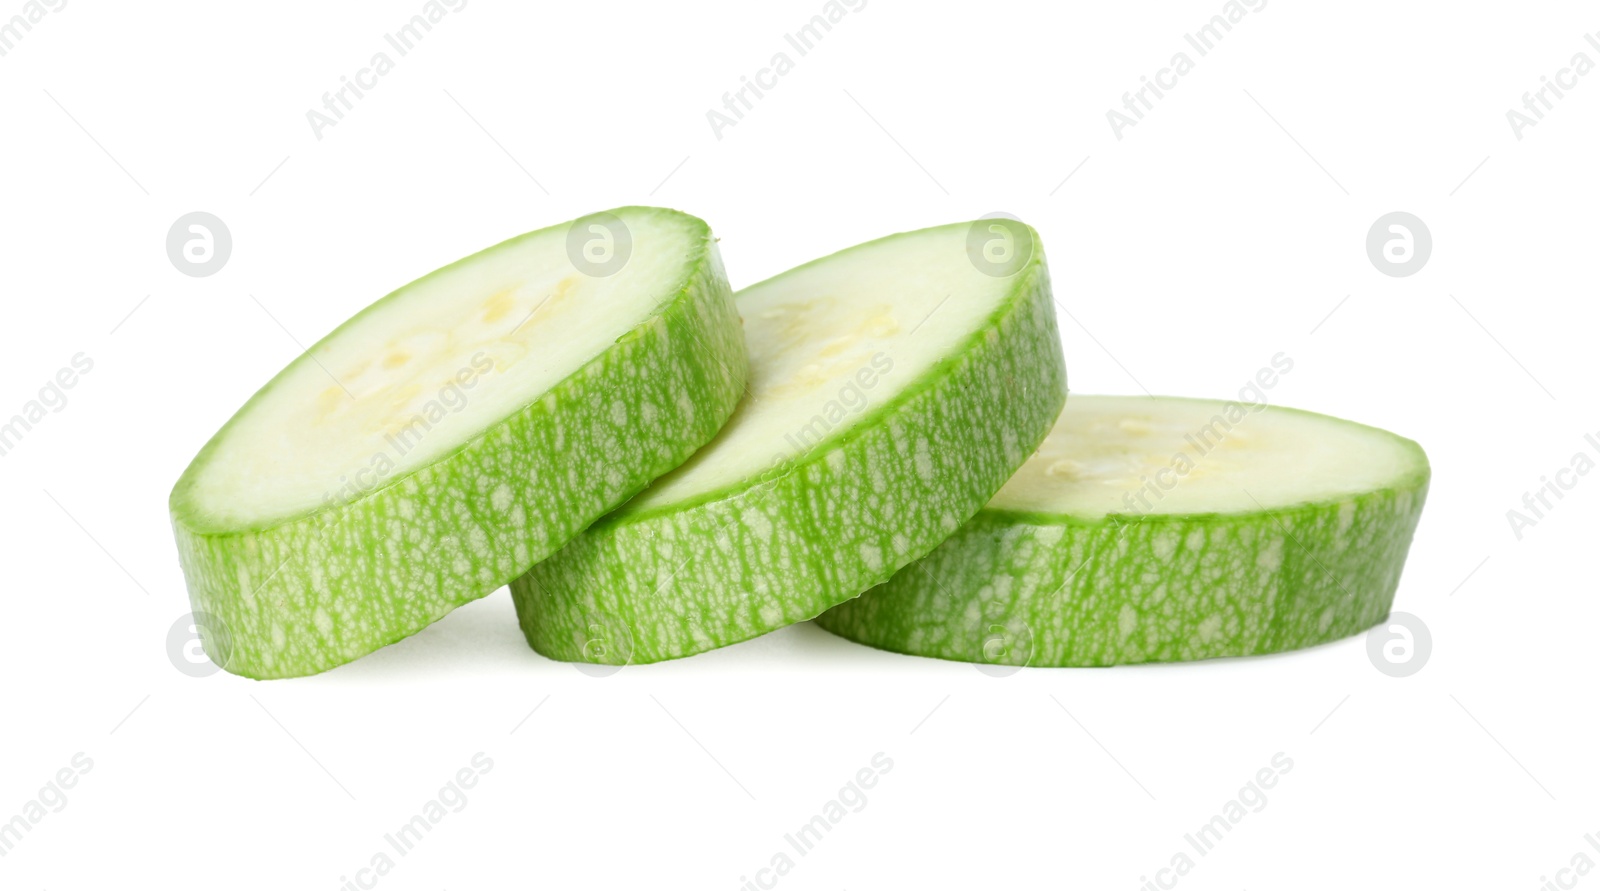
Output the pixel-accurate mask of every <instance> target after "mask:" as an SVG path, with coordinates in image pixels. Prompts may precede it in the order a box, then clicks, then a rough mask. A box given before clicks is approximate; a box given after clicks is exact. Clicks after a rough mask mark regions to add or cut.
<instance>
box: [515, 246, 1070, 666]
mask: <svg viewBox="0 0 1600 891" xmlns="http://www.w3.org/2000/svg"><path fill="white" fill-rule="evenodd" d="M972 225H973V224H967V223H962V224H956V225H950V226H942V227H937V228H933V229H925V230H921V231H918V232H910V233H904V234H901V235H895V236H890V237H888V238H883V239H879V240H877V241H873V242H869V243H867V244H864V245H859V246H857V247H854V248H850V249H848V250H845V251H842V252H840V253H837V254H834V255H832V256H829V257H825V258H823V259H820V260H817V261H814V262H812V263H808V264H806V265H804V266H801V267H798V268H796V269H794V270H791V271H789V272H786V273H784V274H782V275H779V276H777V277H775V278H772V279H769V280H767V281H764V282H762V283H760V284H757V285H754V286H752V287H750V288H747V289H745V290H744V291H742V292H740V293H739V295H738V297H737V305H738V308H739V311H740V313H741V315H742V316H743V318H744V324H745V338H746V341H747V343H748V345H749V351H750V392H749V393H748V394H747V395H746V397H745V399H744V401H743V402H741V403H740V405H739V408H738V409H737V410H736V412H735V414H734V416H733V419H732V420H731V421H730V422H729V423H728V425H727V426H726V427H724V428H723V430H722V431H721V432H720V433H719V434H718V435H717V437H716V438H715V439H714V440H713V441H712V442H711V443H710V444H709V445H708V446H706V447H705V448H704V449H702V450H701V451H700V452H699V453H697V454H696V455H695V456H694V457H693V458H692V459H690V460H689V461H688V462H687V463H686V464H684V466H682V467H680V468H678V469H677V470H675V471H674V472H672V473H671V474H668V475H667V476H665V477H663V478H662V479H661V480H659V481H657V482H656V483H655V484H654V485H652V486H651V487H650V488H649V489H647V490H646V491H644V492H643V493H641V494H640V495H639V496H638V497H637V498H635V499H633V500H632V501H631V502H629V503H628V504H627V505H626V506H624V507H623V508H622V509H621V510H618V511H617V512H615V513H613V514H611V515H610V516H608V517H606V518H605V519H603V520H602V521H600V522H599V523H597V524H596V525H595V526H594V527H592V528H590V529H589V530H587V531H586V532H585V533H584V534H583V535H581V536H579V537H578V538H576V539H574V540H573V541H572V542H571V543H570V544H568V545H567V546H566V547H565V548H563V549H562V550H561V551H560V552H558V553H557V554H556V555H555V556H554V557H552V558H551V559H549V560H546V561H544V562H543V563H541V564H539V565H537V566H535V567H534V568H533V569H532V570H531V571H530V572H529V573H528V574H527V575H525V576H523V577H522V578H521V579H519V580H517V582H515V583H514V584H513V585H512V595H513V599H514V601H515V603H516V606H517V612H518V616H519V619H520V621H521V624H522V628H523V632H524V633H525V635H526V636H527V638H528V641H529V643H530V644H531V645H532V646H533V647H534V649H536V650H538V651H539V652H540V653H543V654H545V655H547V656H551V657H553V658H557V659H563V660H569V661H590V662H610V663H618V662H622V663H625V662H630V661H631V662H652V661H657V660H661V659H670V658H676V657H680V656H687V655H690V654H692V653H696V652H700V651H703V650H707V649H711V648H714V647H718V646H723V645H726V644H730V643H734V642H737V641H741V640H745V639H748V638H750V637H754V636H756V635H759V634H762V633H765V632H767V631H771V630H773V629H775V628H780V627H782V626H784V625H788V624H791V623H793V622H797V621H801V620H804V619H808V618H811V617H813V616H815V615H817V614H818V613H819V612H821V611H822V610H824V609H826V608H827V607H829V606H832V605H833V604H835V603H838V602H840V601H842V600H846V599H848V598H850V597H854V596H855V595H857V594H859V593H860V592H861V591H864V590H866V589H867V588H868V587H871V586H872V585H874V584H876V583H877V582H880V581H882V580H884V579H886V578H888V577H889V576H890V575H891V574H892V573H893V572H894V571H895V570H896V569H898V568H899V567H901V566H903V565H905V564H906V563H907V562H908V561H910V560H912V559H914V558H915V557H917V556H920V555H922V554H924V553H926V552H927V551H928V550H929V549H930V548H932V547H933V546H934V545H936V544H937V543H938V542H939V541H940V540H942V539H943V538H944V537H946V536H948V535H949V534H951V533H952V532H954V531H955V530H956V529H957V528H959V526H960V525H961V523H963V522H964V521H965V520H966V519H968V518H969V517H970V516H971V515H972V514H973V513H974V512H975V511H976V510H978V508H979V507H981V506H982V505H983V503H984V502H985V501H987V500H988V499H989V498H990V497H991V496H993V495H994V493H995V492H996V491H997V490H998V489H999V488H1000V486H1001V485H1002V484H1003V483H1004V482H1005V480H1006V479H1007V478H1008V477H1009V476H1010V475H1011V473H1012V472H1013V471H1015V470H1016V469H1017V467H1018V466H1020V465H1021V463H1022V461H1023V460H1024V459H1025V458H1026V456H1027V455H1028V453H1030V452H1031V451H1032V450H1033V449H1034V447H1035V446H1037V445H1038V443H1039V441H1040V440H1041V439H1042V438H1043V436H1044V434H1045V432H1046V431H1047V430H1048V429H1049V427H1050V423H1051V422H1052V420H1053V419H1054V418H1055V416H1056V414H1057V413H1058V412H1059V411H1060V407H1061V404H1062V400H1063V399H1064V397H1065V370H1064V367H1063V362H1062V358H1061V347H1060V342H1059V339H1058V335H1057V332H1056V326H1055V315H1054V306H1053V303H1052V298H1051V294H1050V287H1049V279H1048V274H1047V271H1046V267H1045V263H1044V257H1043V254H1042V252H1040V251H1039V250H1038V249H1037V248H1036V247H1031V246H1036V245H1037V244H1038V240H1037V235H1036V234H1035V233H1033V232H1032V230H1031V229H1026V227H1023V226H1022V225H1021V224H1017V226H1016V231H1019V232H1022V233H1023V234H1024V235H1025V238H1024V239H1022V243H1024V244H1027V245H1029V246H1030V247H1029V248H1028V249H1029V251H1030V253H1029V255H1028V256H1027V257H1026V258H1025V262H1018V263H1015V264H1013V266H1012V267H1011V268H1009V269H1008V270H1007V272H1008V274H1000V275H996V274H993V271H992V270H991V271H989V272H985V271H984V270H983V269H982V268H981V267H980V264H978V263H975V262H974V260H973V258H972V256H971V254H970V253H969V250H968V247H967V245H968V241H969V234H970V232H971V231H972Z"/></svg>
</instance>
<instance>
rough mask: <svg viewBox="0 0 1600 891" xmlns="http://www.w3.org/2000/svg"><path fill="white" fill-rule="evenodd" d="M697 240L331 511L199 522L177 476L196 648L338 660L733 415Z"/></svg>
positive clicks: (528, 550) (509, 570)
mask: <svg viewBox="0 0 1600 891" xmlns="http://www.w3.org/2000/svg"><path fill="white" fill-rule="evenodd" d="M697 222H698V221H697ZM701 226H702V227H703V226H704V224H703V223H702V224H701ZM490 250H494V249H493V248H490ZM700 250H701V251H702V253H701V255H700V256H699V258H698V259H697V260H696V261H695V262H694V263H693V265H692V266H691V267H690V270H691V271H690V274H689V275H688V277H687V278H686V279H685V280H684V281H683V282H682V284H681V286H680V287H679V288H678V289H677V291H676V292H675V295H674V296H671V297H670V298H668V302H666V303H664V304H663V306H662V308H661V310H660V311H659V313H658V314H657V315H655V316H654V317H652V318H650V319H649V320H647V321H646V322H644V323H643V324H641V325H639V326H638V327H636V328H634V329H633V330H632V331H630V332H628V333H627V334H625V335H623V336H622V337H621V338H619V339H618V340H617V341H616V343H615V344H614V345H613V346H612V347H611V348H610V349H608V350H607V351H605V352H604V353H602V354H601V355H599V356H597V357H595V358H594V359H593V360H591V361H590V362H589V363H588V364H587V365H585V366H584V367H583V368H581V369H579V370H578V371H577V372H575V373H574V374H572V375H571V376H570V377H568V378H567V379H566V380H564V381H562V382H561V383H559V384H558V385H556V386H555V387H554V388H552V389H551V390H550V391H549V392H547V393H546V394H545V395H544V396H543V397H542V398H539V399H538V400H536V401H534V402H532V403H531V404H529V405H527V406H525V407H524V408H522V409H520V410H518V411H517V412H515V413H514V414H512V415H510V416H508V417H506V418H504V419H503V420H501V421H500V422H499V423H497V424H496V425H494V426H492V427H490V428H489V429H487V430H485V431H484V432H482V433H481V434H479V435H478V436H477V437H475V438H474V439H472V440H470V441H468V442H466V443H464V444H463V445H462V446H461V447H460V448H459V449H457V450H456V451H454V452H451V453H450V454H448V455H446V456H445V457H443V458H441V459H440V460H438V461H436V462H434V463H433V464H431V465H428V466H426V467H423V468H421V469H419V470H417V471H415V472H413V473H411V474H409V475H407V476H404V477H400V478H398V479H397V480H395V481H394V482H392V483H390V484H388V485H386V486H384V487H383V488H379V489H375V490H373V491H372V492H370V493H368V494H366V495H365V496H364V497H362V498H360V499H358V500H356V501H353V502H351V503H349V504H347V505H345V506H343V507H339V508H331V509H328V510H322V511H318V512H316V513H312V514H308V515H306V516H303V517H301V518H298V519H296V520H293V521H290V522H286V523H283V524H281V525H277V526H273V527H271V528H266V529H254V530H241V531H237V532H215V531H204V532H202V531H196V529H195V528H193V527H194V526H196V525H198V524H193V523H189V522H186V519H187V518H186V516H185V513H186V507H185V500H184V499H182V498H181V497H180V496H181V494H182V492H183V489H184V487H185V486H186V485H187V484H188V482H187V481H188V480H189V479H190V475H189V474H188V473H186V474H185V477H184V478H183V479H181V480H180V481H179V483H178V486H177V488H175V489H174V491H173V496H172V499H171V501H172V524H173V530H174V533H175V535H176V536H177V541H178V553H179V559H180V562H181V564H182V566H183V570H184V575H185V576H186V578H187V580H188V586H189V596H190V601H191V603H192V604H193V607H194V610H195V611H196V613H197V614H201V613H203V614H204V615H203V616H201V617H199V618H197V624H198V625H199V626H200V629H201V633H202V639H203V641H204V644H205V647H206V652H207V655H208V656H210V657H211V659H212V661H214V662H216V663H217V664H218V665H221V666H222V667H223V668H225V669H227V670H228V671H230V672H233V673H234V674H239V675H244V676H246V677H252V678H262V679H265V678H281V677H296V676H301V675H308V674H314V673H317V672H320V671H325V670H327V669H329V668H332V667H334V666H337V665H341V664H343V663H346V662H349V661H351V660H353V659H356V658H358V657H360V656H363V655H365V654H367V653H370V652H372V651H374V650H377V649H379V648H380V647H383V646H386V645H388V644H391V643H394V642H395V641H397V640H400V639H402V638H404V637H407V636H409V635H411V634H414V633H416V632H417V631H420V630H422V629H423V628H424V627H426V626H427V625H429V624H430V623H432V622H434V621H436V620H438V619H439V618H440V617H442V616H444V615H445V614H446V613H448V612H450V610H452V609H454V608H456V607H458V606H460V605H462V604H464V603H468V602H470V601H472V600H476V599H478V598H480V597H483V596H485V595H487V594H489V593H491V592H493V591H495V590H496V589H498V588H499V587H500V586H502V585H504V584H506V583H507V582H508V581H510V580H511V579H512V578H514V577H516V576H517V574H519V573H521V572H524V571H525V570H527V568H528V567H529V566H530V565H532V564H533V563H534V562H535V561H538V560H542V559H544V558H545V557H546V556H548V555H549V554H551V553H552V552H554V551H555V550H556V549H558V548H560V547H561V545H563V544H564V543H566V542H567V541H568V540H569V539H571V538H572V537H573V536H574V535H576V534H577V533H578V532H580V531H581V530H582V529H583V528H584V527H585V526H588V525H589V524H590V523H592V522H593V521H594V520H595V519H596V518H598V517H600V516H602V515H604V514H605V513H606V512H607V511H609V510H611V509H613V508H615V507H617V506H618V505H620V504H622V503H623V502H625V501H626V500H627V499H628V498H630V497H632V496H633V495H634V494H635V493H636V492H638V491H639V490H641V489H643V488H644V487H645V486H646V485H648V484H649V482H650V481H651V480H652V479H654V478H656V477H658V476H660V475H661V474H663V473H665V472H667V471H668V470H671V469H672V468H674V467H676V466H678V465H679V464H682V463H683V462H684V461H685V460H687V459H688V457H689V456H690V455H692V454H694V452H695V451H696V450H698V449H699V447H700V446H701V445H703V444H705V443H706V442H708V441H709V440H710V439H711V438H712V437H713V436H715V435H716V432H717V431H718V430H719V429H720V428H721V426H722V424H723V423H724V422H725V421H726V420H727V419H728V417H729V415H731V414H732V412H733V409H734V407H735V406H736V405H737V404H738V400H739V396H740V395H741V394H742V393H743V391H744V382H745V374H746V368H747V366H746V358H745V351H744V335H743V331H742V329H741V327H740V322H739V318H738V314H737V313H736V311H735V309H734V306H733V298H732V292H731V289H730V288H729V286H728V283H727V277H726V274H725V273H724V271H723V268H722V261H721V259H720V257H719V255H718V253H717V250H716V245H715V242H714V239H713V238H712V237H711V233H710V230H709V228H706V229H705V237H704V238H703V240H702V241H701V242H700ZM463 262H465V261H463ZM397 293H398V292H397ZM385 299H388V298H385ZM358 318H359V317H358ZM352 321H353V320H352ZM347 324H348V323H347ZM330 336H331V335H330ZM297 361H308V360H307V359H306V358H305V357H302V358H301V359H300V360H297ZM270 386H271V384H268V387H270ZM264 390H265V388H264ZM257 398H259V394H258V397H257ZM241 411H242V410H241ZM230 423H231V422H230ZM226 429H227V428H226V427H224V428H223V430H224V431H225V430H226ZM221 435H222V433H221V432H219V433H218V434H217V436H216V437H213V439H212V441H211V443H208V444H207V446H206V447H205V448H204V449H202V450H201V452H200V454H199V455H198V456H197V457H196V458H195V461H194V465H198V464H200V463H201V462H203V461H204V460H205V459H206V456H207V454H208V453H209V452H210V450H211V449H212V446H213V444H215V443H216V442H217V441H218V439H219V438H220V437H221ZM194 465H191V467H193V466H194Z"/></svg>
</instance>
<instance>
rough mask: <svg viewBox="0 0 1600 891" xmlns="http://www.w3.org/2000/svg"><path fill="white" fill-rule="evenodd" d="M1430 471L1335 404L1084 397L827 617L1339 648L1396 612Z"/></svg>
mask: <svg viewBox="0 0 1600 891" xmlns="http://www.w3.org/2000/svg"><path fill="white" fill-rule="evenodd" d="M1428 479H1429V467H1428V461H1427V458H1426V456H1425V455H1424V454H1423V452H1422V449H1421V448H1420V447H1419V446H1418V445H1417V444H1416V443H1414V442H1412V441H1410V440H1407V439H1404V438H1402V437H1399V436H1396V435H1394V434H1391V433H1387V432H1385V431H1382V430H1378V429H1375V428H1372V427H1366V426H1363V425H1361V424H1356V423H1352V422H1349V421H1343V420H1339V419H1337V418H1331V417H1328V416H1325V415H1318V414H1313V413H1311V412H1303V411H1297V410H1294V409H1286V408H1273V407H1265V406H1260V405H1257V406H1250V405H1245V404H1241V403H1237V402H1216V401H1211V400H1199V399H1176V398H1153V399H1152V398H1146V397H1120V396H1079V395H1073V396H1071V397H1070V398H1069V399H1068V401H1067V408H1066V410H1065V411H1064V412H1063V413H1062V415H1061V417H1060V418H1059V419H1058V421H1057V422H1056V425H1055V427H1054V428H1053V429H1052V431H1051V433H1050V436H1049V437H1048V438H1047V439H1046V440H1045V442H1044V443H1043V445H1042V446H1041V447H1040V448H1039V450H1038V451H1037V452H1036V453H1035V454H1034V456H1033V457H1032V458H1030V459H1029V460H1028V462H1027V463H1026V464H1025V465H1024V466H1023V468H1022V469H1021V470H1020V471H1019V472H1018V473H1017V474H1016V475H1015V476H1013V477H1012V478H1011V480H1010V481H1009V482H1007V483H1006V485H1005V487H1004V488H1002V489H1001V490H1000V492H999V493H998V494H997V495H996V496H995V497H994V498H993V499H992V500H991V501H990V502H989V503H988V505H986V506H985V507H984V509H983V510H982V511H980V512H979V513H978V514H977V516H976V517H974V518H973V520H972V521H971V522H969V523H968V524H966V525H965V526H963V527H962V529H961V530H960V531H958V532H957V533H956V534H955V535H953V536H952V537H951V538H950V539H949V540H948V541H946V542H944V543H943V544H941V545H940V546H939V547H938V548H936V549H934V551H933V552H932V553H930V554H929V555H928V556H926V557H924V558H923V559H922V560H920V561H918V564H917V565H915V566H911V567H908V568H907V569H904V570H901V572H900V573H899V574H898V575H896V576H895V577H894V578H893V579H890V580H889V581H888V582H887V583H885V584H883V585H880V586H879V587H877V588H874V589H873V590H871V591H869V592H867V593H866V594H864V595H862V596H861V597H860V598H858V599H856V600H852V601H850V602H848V603H845V604H842V605H840V606H838V607H835V608H834V609H832V610H829V611H828V612H827V613H824V614H823V615H822V616H821V617H820V618H819V619H818V620H817V623H818V624H819V625H821V626H822V627H823V628H825V629H827V630H828V631H831V632H833V633H835V634H838V635H840V636H842V637H846V638H848V639H850V640H854V641H857V642H860V643H865V644H869V645H871V646H874V647H878V648H881V649H886V650H892V651H895V652H900V653H909V654H913V655H921V656H933V657H938V658H943V659H955V660H961V661H969V662H977V663H992V664H999V665H1039V666H1068V665H1112V664H1117V663H1128V662H1151V661H1177V660H1189V659H1203V658H1209V657H1216V656H1240V655H1250V654H1256V653H1271V652H1277V651H1281V650H1288V649H1295V648H1299V647H1305V646H1310V645H1313V644H1317V643H1323V642H1326V641H1331V640H1335V639H1338V638H1341V637H1346V636H1349V635H1352V634H1355V633H1357V632H1359V631H1362V630H1364V629H1366V628H1369V627H1371V626H1373V625H1375V624H1377V623H1378V622H1380V621H1382V620H1383V618H1384V617H1385V616H1387V615H1388V613H1389V606H1390V604H1391V602H1392V601H1393V598H1394V593H1395V589H1396V587H1397V586H1398V584H1399V579H1400V573H1401V569H1402V568H1403V566H1404V564H1405V558H1406V553H1407V551H1408V549H1409V547H1410V544H1411V538H1412V533H1413V531H1414V530H1415V528H1416V524H1417V520H1418V518H1419V516H1420V514H1421V512H1422V505H1423V500H1424V498H1425V497H1426V494H1427V488H1428Z"/></svg>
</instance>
